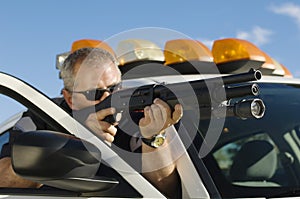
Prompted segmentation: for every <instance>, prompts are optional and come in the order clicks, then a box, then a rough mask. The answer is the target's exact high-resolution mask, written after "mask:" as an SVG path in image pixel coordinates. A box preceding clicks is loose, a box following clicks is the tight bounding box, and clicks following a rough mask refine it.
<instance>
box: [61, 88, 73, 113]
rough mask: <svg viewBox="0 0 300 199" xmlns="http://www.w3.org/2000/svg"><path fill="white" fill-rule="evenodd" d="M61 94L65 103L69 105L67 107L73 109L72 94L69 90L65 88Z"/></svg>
mask: <svg viewBox="0 0 300 199" xmlns="http://www.w3.org/2000/svg"><path fill="white" fill-rule="evenodd" d="M62 94H63V96H64V98H65V100H66V102H67V104H68V105H69V107H70V108H71V109H73V103H72V94H71V93H70V92H69V91H67V90H66V89H63V90H62Z"/></svg>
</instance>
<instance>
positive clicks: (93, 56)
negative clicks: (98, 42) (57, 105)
mask: <svg viewBox="0 0 300 199" xmlns="http://www.w3.org/2000/svg"><path fill="white" fill-rule="evenodd" d="M109 61H111V62H112V63H113V64H114V65H115V66H116V68H117V69H118V62H117V60H116V58H115V57H114V56H113V55H112V54H110V53H109V52H108V51H106V50H104V49H101V48H81V49H79V50H76V51H74V52H73V53H71V54H70V55H69V56H68V57H67V58H66V60H65V61H64V63H63V65H62V67H61V71H60V75H61V78H62V80H63V82H64V88H65V89H67V90H70V91H71V88H73V85H74V82H75V76H76V74H75V65H76V64H77V63H80V62H81V63H83V62H84V64H85V65H87V66H90V67H92V66H95V65H104V64H105V63H107V62H109ZM118 70H119V69H118ZM120 74H121V72H120Z"/></svg>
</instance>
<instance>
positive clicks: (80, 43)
mask: <svg viewBox="0 0 300 199" xmlns="http://www.w3.org/2000/svg"><path fill="white" fill-rule="evenodd" d="M80 48H102V49H104V50H106V51H108V52H109V53H111V54H112V55H114V56H115V52H114V50H113V49H112V48H111V47H110V46H109V45H108V44H107V43H105V42H104V41H101V40H95V39H81V40H77V41H74V42H73V44H72V47H71V52H74V51H76V50H78V49H80Z"/></svg>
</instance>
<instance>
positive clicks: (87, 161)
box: [12, 131, 118, 192]
mask: <svg viewBox="0 0 300 199" xmlns="http://www.w3.org/2000/svg"><path fill="white" fill-rule="evenodd" d="M100 163H101V151H100V150H99V149H98V148H97V147H96V146H94V145H93V144H91V143H90V142H87V141H84V140H81V139H79V138H76V137H74V136H72V135H68V134H64V133H58V132H54V131H30V132H24V133H20V135H19V136H17V138H16V140H15V142H14V144H13V146H12V165H13V169H14V171H15V172H16V173H17V174H18V175H20V176H22V177H23V178H25V179H28V180H31V181H36V182H39V183H42V184H46V185H49V186H53V187H57V188H60V189H66V190H70V191H76V192H95V191H104V190H107V189H109V188H112V187H113V186H114V185H116V184H118V181H116V180H114V179H108V178H104V177H98V176H95V175H96V173H97V171H98V169H99V166H100Z"/></svg>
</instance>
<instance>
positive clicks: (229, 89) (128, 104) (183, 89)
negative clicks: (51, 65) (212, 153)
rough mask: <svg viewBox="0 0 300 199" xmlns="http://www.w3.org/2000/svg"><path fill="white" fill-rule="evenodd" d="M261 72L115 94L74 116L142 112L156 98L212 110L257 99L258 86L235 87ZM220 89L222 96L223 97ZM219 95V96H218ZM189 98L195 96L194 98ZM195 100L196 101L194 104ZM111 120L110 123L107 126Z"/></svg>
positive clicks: (251, 71)
mask: <svg viewBox="0 0 300 199" xmlns="http://www.w3.org/2000/svg"><path fill="white" fill-rule="evenodd" d="M261 76H262V75H261V72H260V71H258V70H250V71H249V72H247V73H241V74H234V75H228V76H223V77H216V78H210V79H202V80H195V81H188V82H180V83H174V84H151V85H145V86H141V87H135V88H128V89H123V90H119V91H116V92H114V93H113V94H112V95H110V96H108V97H107V98H105V100H103V101H102V102H101V103H99V104H97V105H95V107H88V108H86V109H83V110H80V111H78V112H77V113H76V115H77V116H76V117H77V118H76V119H78V120H79V121H81V122H83V121H85V120H86V118H87V116H88V115H89V114H90V113H92V112H97V111H99V110H102V109H105V108H109V107H114V108H116V111H117V112H124V111H129V112H133V111H137V110H143V109H144V108H145V107H146V106H149V105H151V104H152V103H153V100H154V99H155V98H160V99H162V100H164V101H166V102H167V103H168V104H169V105H170V106H171V108H173V107H174V106H175V104H176V103H181V104H182V103H183V104H182V105H183V106H184V108H187V109H188V108H189V107H190V108H192V109H194V108H195V107H202V106H203V107H211V106H214V105H217V104H219V103H221V102H223V101H226V100H229V99H231V98H237V97H243V96H248V95H252V96H257V95H258V94H259V87H258V85H257V84H255V83H252V84H250V85H238V84H241V83H245V82H249V81H256V80H259V79H260V78H261ZM222 89H223V93H224V95H223V94H222ZM220 93H221V94H220ZM191 96H195V97H194V98H193V97H191ZM195 99H197V100H195ZM111 119H112V118H110V119H109V121H110V122H112V121H111Z"/></svg>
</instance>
